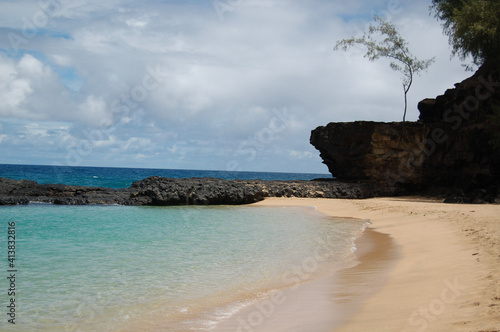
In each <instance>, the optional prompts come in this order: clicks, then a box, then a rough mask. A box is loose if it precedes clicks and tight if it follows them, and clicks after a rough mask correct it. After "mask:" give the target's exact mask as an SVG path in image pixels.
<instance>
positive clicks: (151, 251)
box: [0, 165, 366, 331]
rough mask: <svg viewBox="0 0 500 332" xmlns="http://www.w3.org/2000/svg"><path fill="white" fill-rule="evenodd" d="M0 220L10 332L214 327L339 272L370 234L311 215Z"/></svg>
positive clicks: (246, 210) (102, 174)
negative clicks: (279, 294) (357, 244)
mask: <svg viewBox="0 0 500 332" xmlns="http://www.w3.org/2000/svg"><path fill="white" fill-rule="evenodd" d="M222 173H224V172H213V171H177V170H148V169H125V168H90V167H78V168H64V170H62V171H58V170H54V168H53V167H50V166H13V165H0V177H4V176H5V177H11V178H27V179H31V180H36V181H39V182H40V183H48V182H52V183H54V182H58V183H65V184H78V185H93V186H96V185H97V186H105V187H113V188H120V187H127V186H129V185H130V183H131V182H132V181H136V180H140V179H141V178H143V177H147V176H150V175H160V176H170V177H186V176H188V175H191V176H194V177H204V176H216V177H221V174H222ZM225 176H226V177H225V178H264V179H283V178H287V179H291V178H293V177H294V176H297V177H298V178H301V179H308V178H315V177H325V175H324V174H319V175H318V174H308V175H305V174H300V175H292V174H281V173H238V174H234V173H233V174H231V175H230V174H225ZM55 179H58V180H62V181H54V180H55ZM0 218H1V224H2V229H3V230H2V231H1V232H3V234H4V235H2V236H1V237H0V238H1V241H0V243H1V248H4V249H3V250H2V251H0V252H3V253H2V255H3V256H4V258H3V259H2V262H3V263H2V268H1V269H0V271H2V274H3V275H0V277H1V278H0V280H2V281H1V282H0V293H1V294H2V295H1V299H2V305H1V307H2V308H3V309H0V312H2V315H1V316H0V317H1V319H0V330H2V331H210V330H216V329H217V325H218V323H219V322H221V321H222V320H224V319H226V318H228V317H230V316H231V315H234V314H237V312H238V311H239V310H241V309H242V308H244V307H246V306H248V305H250V304H252V303H254V302H256V301H258V300H259V299H262V298H264V297H266V296H269V295H270V294H272V293H273V292H275V291H276V290H278V289H283V288H287V287H292V286H295V285H296V284H298V283H303V282H307V281H311V280H314V279H315V278H319V277H321V276H323V275H327V274H331V273H332V271H334V270H335V269H336V268H338V266H340V265H341V264H342V263H343V262H345V261H346V260H349V259H351V258H352V255H353V251H354V249H355V246H354V239H355V238H356V237H357V236H359V235H360V234H361V232H362V231H363V229H364V227H366V222H365V221H361V220H352V219H349V220H346V219H339V218H330V217H325V216H323V215H320V214H318V213H317V212H316V211H315V209H314V207H310V208H299V207H297V208H289V207H288V208H282V207H254V206H215V207H214V206H212V207H207V206H197V207H196V206H190V207H131V206H58V205H49V204H29V205H25V206H2V207H0ZM9 236H10V238H9ZM297 271H302V273H299V272H297ZM304 271H305V272H304ZM306 272H307V273H306ZM303 275H307V278H304V277H303ZM12 319H14V320H12ZM9 320H10V321H9ZM13 322H14V323H15V324H13Z"/></svg>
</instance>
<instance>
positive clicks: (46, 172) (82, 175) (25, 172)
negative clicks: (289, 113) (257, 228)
mask: <svg viewBox="0 0 500 332" xmlns="http://www.w3.org/2000/svg"><path fill="white" fill-rule="evenodd" d="M149 176H161V177H169V178H193V177H214V178H221V179H227V180H234V179H241V180H256V179H258V180H312V179H315V178H331V175H330V174H307V173H274V172H273V173H271V172H269V173H265V172H227V171H203V170H174V169H149V168H117V167H69V166H42V165H3V164H0V177H6V178H10V179H16V180H22V179H27V180H33V181H36V182H38V183H40V184H45V183H61V184H67V185H79V186H92V187H106V188H115V189H116V188H128V187H130V185H131V184H132V182H134V181H140V180H142V179H145V178H147V177H149Z"/></svg>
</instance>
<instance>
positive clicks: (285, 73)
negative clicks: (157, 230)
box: [0, 0, 467, 172]
mask: <svg viewBox="0 0 500 332" xmlns="http://www.w3.org/2000/svg"><path fill="white" fill-rule="evenodd" d="M391 3H393V2H388V1H386V0H377V1H368V0H359V1H347V2H346V1H326V0H311V1H308V2H304V1H298V0H287V1H284V0H273V1H268V0H266V1H264V0H259V1H257V0H252V1H251V0H246V1H238V2H232V6H233V7H234V8H233V10H232V11H226V12H224V13H223V20H222V21H221V20H220V17H219V15H218V13H217V11H216V10H215V9H214V8H213V6H212V4H211V2H210V1H208V2H206V3H205V2H199V3H198V2H197V3H194V2H189V3H187V2H176V1H164V2H158V1H141V2H140V1H123V0H113V1H105V2H103V1H97V0H75V1H71V2H66V1H65V2H64V3H62V2H61V7H60V8H59V9H60V10H58V11H56V12H55V13H54V15H52V16H51V17H50V20H49V21H48V22H47V25H46V26H44V27H43V29H39V31H38V33H37V34H36V36H34V37H31V38H28V39H27V42H26V43H24V44H22V45H21V46H22V47H23V48H24V49H25V51H22V52H21V51H19V52H18V54H17V55H15V56H14V55H13V54H12V52H11V53H9V51H8V50H9V49H12V45H11V44H10V41H9V40H8V39H7V38H6V37H5V35H6V34H3V36H0V49H4V50H7V51H6V52H3V53H1V52H0V119H16V120H17V121H25V123H26V124H30V123H33V121H36V123H39V124H40V125H42V124H43V123H44V122H49V123H50V122H54V121H57V122H64V123H66V124H67V126H68V128H70V130H69V131H67V132H66V133H67V135H68V137H66V138H65V139H66V142H68V144H70V142H73V143H72V144H77V143H75V142H78V141H79V140H82V139H85V138H84V134H83V133H84V131H85V130H90V129H95V130H99V131H101V132H103V133H104V132H105V131H106V130H107V129H109V128H112V130H113V131H112V135H109V134H103V135H102V138H101V139H100V140H97V141H96V142H94V151H93V153H92V155H89V156H87V157H86V159H85V162H86V163H87V164H96V165H100V164H99V163H101V162H102V161H100V159H99V157H102V156H103V155H106V161H107V162H108V163H109V164H116V162H117V160H120V162H121V161H123V160H126V158H125V155H126V156H128V157H130V160H131V162H132V160H134V158H135V157H136V156H138V155H139V154H142V155H144V156H146V157H147V158H146V157H145V158H139V159H141V160H144V161H146V160H147V161H148V162H150V163H152V164H151V165H148V167H149V166H151V167H169V166H168V165H170V164H172V163H173V164H175V166H176V167H187V168H204V166H203V165H209V166H210V167H211V168H219V169H224V168H225V166H226V163H227V161H228V160H230V159H231V158H233V154H234V153H235V151H236V150H237V149H238V146H239V145H240V144H241V142H242V141H245V140H248V138H249V137H253V136H254V135H256V134H258V133H259V131H261V130H262V129H265V128H266V126H268V125H269V121H270V120H271V118H272V116H273V115H272V110H273V109H282V108H285V107H286V108H287V109H288V110H289V111H290V112H291V113H293V114H294V115H295V119H294V120H293V121H291V122H289V123H288V124H287V126H286V129H285V130H283V131H281V132H279V133H277V134H276V135H275V136H276V137H275V140H274V141H273V143H272V144H268V145H266V147H265V148H264V149H263V150H262V151H259V156H261V157H262V159H259V160H256V161H255V163H256V164H251V165H250V164H245V167H248V169H256V168H262V169H273V170H276V171H280V170H281V168H283V167H290V168H292V169H287V170H293V167H298V168H300V169H296V170H297V171H308V170H323V171H325V172H326V168H325V167H324V166H323V165H321V164H320V162H319V161H318V159H319V158H316V159H315V158H314V156H317V155H318V153H317V151H315V150H314V148H312V147H311V146H310V145H309V143H308V140H309V134H310V130H312V129H314V128H315V127H316V126H318V125H325V124H326V123H328V122H330V121H352V120H383V121H398V120H400V119H401V118H402V102H403V100H402V91H401V90H402V89H401V83H400V80H399V75H398V73H395V72H392V71H391V69H390V68H389V66H388V63H386V62H384V61H377V62H373V63H371V62H369V61H368V60H367V59H365V58H363V51H362V50H358V49H354V50H353V51H351V52H348V53H342V52H334V51H333V50H332V48H333V46H334V44H335V41H336V40H338V39H341V38H345V37H349V36H350V35H352V34H356V33H359V32H360V31H362V30H363V29H364V28H365V26H366V25H367V24H368V23H369V18H370V16H371V13H379V14H380V13H384V11H387V10H389V12H392V14H391V16H392V17H391V19H392V21H393V22H394V23H395V24H396V25H397V26H398V28H400V31H401V33H402V34H403V36H405V37H406V38H407V40H408V41H409V42H410V49H411V50H413V51H414V53H415V54H416V55H417V56H419V57H421V58H428V57H432V56H436V63H435V64H434V65H433V66H432V67H431V69H430V70H429V72H428V73H423V75H422V76H421V77H417V78H416V80H415V85H414V86H413V88H412V90H411V91H410V95H409V97H410V105H411V106H410V110H409V115H408V119H412V120H415V119H416V118H417V117H418V111H417V110H416V104H417V103H418V101H419V100H421V99H423V98H426V97H434V96H436V95H438V94H441V93H443V92H444V90H445V89H447V88H449V87H452V86H453V83H455V82H457V81H460V80H461V79H463V78H465V77H466V76H467V74H466V73H464V72H463V71H462V69H461V67H460V65H459V64H458V61H456V59H455V60H453V61H451V62H450V61H449V54H450V52H449V47H448V46H447V38H446V37H445V36H443V35H442V33H441V27H440V25H439V22H437V21H436V20H435V19H434V18H433V17H429V15H428V4H427V3H424V2H420V1H419V2H417V1H401V2H400V6H399V7H397V8H396V9H397V10H394V8H393V9H391V8H392V7H390V4H391ZM39 10H40V7H39V6H38V2H37V1H34V0H33V1H18V2H16V4H14V3H12V2H8V5H6V6H3V8H2V13H0V20H2V22H5V23H4V26H5V27H6V28H9V29H10V30H6V31H9V32H12V31H14V33H16V34H17V35H18V36H21V37H23V31H22V28H23V23H22V22H23V18H24V17H27V18H28V19H31V18H32V17H33V14H34V13H36V12H37V11H39ZM23 52H24V53H23ZM21 53H22V54H21ZM157 69H158V70H157ZM75 76H78V77H75ZM12 134H13V133H9V134H8V135H9V137H11V135H12ZM28 137H31V136H26V137H25V138H24V140H22V142H21V141H19V140H18V143H19V144H25V147H26V149H30V144H33V146H34V145H35V143H36V142H29V141H28ZM49 137H50V136H49ZM4 142H6V141H5V139H4ZM120 145H121V146H125V147H126V149H121V148H119V146H120ZM68 146H73V145H68ZM138 149H144V150H145V151H136V150H138ZM168 149H171V150H170V151H169V150H168ZM127 151H129V152H130V153H131V154H130V155H128V154H127ZM132 151H135V152H134V154H132ZM277 151H292V152H289V153H284V154H278V152H277ZM181 152H182V160H183V161H182V162H178V161H173V159H169V163H166V159H165V158H167V157H165V156H167V155H169V156H171V155H176V154H179V153H181ZM65 153H67V151H66V152H62V154H63V157H64V154H65ZM101 153H102V154H101ZM200 156H203V158H205V159H200V158H202V157H200ZM101 159H102V158H101ZM278 159H279V160H278ZM179 160H180V158H179ZM282 160H285V161H286V160H288V161H289V162H288V164H287V163H286V162H282ZM295 160H301V162H300V163H294V162H293V161H295ZM258 162H262V163H265V166H262V165H259V164H257V163H258ZM308 162H309V164H307V163H308ZM30 163H37V161H36V160H31V161H30ZM284 164H285V166H283V165H284ZM141 165H142V164H141ZM183 165H184V166H183ZM196 165H199V166H196ZM130 166H133V165H132V164H131V165H130ZM274 167H278V168H274Z"/></svg>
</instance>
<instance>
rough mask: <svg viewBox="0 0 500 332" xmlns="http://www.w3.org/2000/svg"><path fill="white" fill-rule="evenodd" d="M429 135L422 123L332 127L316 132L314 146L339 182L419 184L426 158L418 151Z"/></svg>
mask: <svg viewBox="0 0 500 332" xmlns="http://www.w3.org/2000/svg"><path fill="white" fill-rule="evenodd" d="M427 133H428V128H427V127H426V126H424V125H422V124H420V123H405V124H403V123H396V122H394V123H383V122H366V121H358V122H343V123H342V122H341V123H330V124H328V125H327V126H325V127H318V128H316V129H315V130H313V131H312V133H311V144H312V145H314V147H316V149H318V150H319V151H320V152H321V158H323V160H324V163H325V164H326V165H327V166H328V169H329V171H330V173H332V175H333V176H334V177H337V178H339V179H349V180H374V181H380V182H382V183H383V182H391V181H393V180H395V182H396V183H411V184H417V183H420V182H421V181H422V167H421V166H422V157H423V155H422V154H415V151H423V150H424V148H425V141H426V137H427ZM410 162H411V163H410ZM409 168H412V171H411V172H408V171H407V169H409ZM403 172H404V173H405V176H404V177H403V176H400V175H399V174H400V173H401V174H402V173H403ZM395 174H398V176H397V177H396V176H395Z"/></svg>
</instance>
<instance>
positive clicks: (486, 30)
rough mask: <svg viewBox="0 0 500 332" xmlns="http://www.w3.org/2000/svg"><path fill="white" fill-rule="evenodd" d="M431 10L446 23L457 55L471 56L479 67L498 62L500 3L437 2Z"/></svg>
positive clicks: (494, 0) (473, 0)
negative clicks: (490, 62)
mask: <svg viewBox="0 0 500 332" xmlns="http://www.w3.org/2000/svg"><path fill="white" fill-rule="evenodd" d="M431 9H432V10H434V11H435V13H436V17H437V18H438V19H440V20H442V21H443V30H444V33H445V34H446V35H447V36H448V37H449V41H450V44H451V46H452V47H453V55H458V56H459V58H460V59H461V60H465V59H466V58H467V57H468V56H471V57H472V59H473V62H474V64H475V65H478V66H480V65H481V64H483V63H484V62H485V61H486V60H489V59H491V60H493V61H496V62H498V60H499V54H500V35H499V32H500V1H498V0H433V1H432V6H431Z"/></svg>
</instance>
